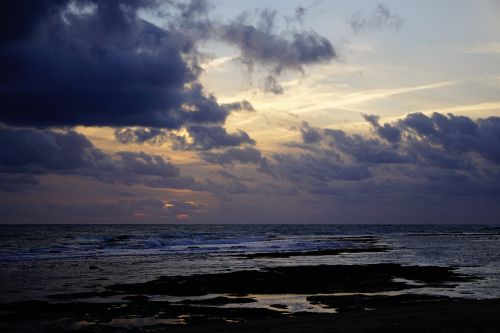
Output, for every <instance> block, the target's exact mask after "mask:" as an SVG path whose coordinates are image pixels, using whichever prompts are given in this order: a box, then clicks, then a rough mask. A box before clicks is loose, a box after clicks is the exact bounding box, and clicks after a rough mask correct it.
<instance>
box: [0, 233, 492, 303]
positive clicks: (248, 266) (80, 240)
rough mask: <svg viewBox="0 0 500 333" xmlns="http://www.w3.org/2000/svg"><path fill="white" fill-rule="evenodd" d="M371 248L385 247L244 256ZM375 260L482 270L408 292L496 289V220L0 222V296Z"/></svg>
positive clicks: (460, 293) (40, 295)
mask: <svg viewBox="0 0 500 333" xmlns="http://www.w3.org/2000/svg"><path fill="white" fill-rule="evenodd" d="M367 247H369V248H383V249H386V251H383V252H376V251H374V252H363V251H360V252H356V251H352V252H350V253H341V254H338V255H307V256H301V255H294V256H290V257H286V256H285V257H281V258H275V257H272V256H268V257H265V256H264V257H259V256H255V257H252V256H246V257H245V255H250V254H255V253H276V252H310V251H322V250H332V249H364V248H367ZM313 253H314V252H313ZM318 253H320V252H318ZM373 263H398V264H403V265H436V266H447V267H454V268H456V271H457V272H459V273H465V274H472V275H476V276H478V277H480V279H478V280H477V281H474V282H467V283H459V284H458V285H456V286H453V287H449V286H440V287H428V288H417V289H415V290H406V291H404V292H411V293H430V294H437V295H448V296H453V297H462V298H477V299H484V298H498V297H500V226H494V225H469V226H463V225H18V226H17V225H1V226H0V282H1V286H2V293H1V294H0V302H11V301H21V300H43V299H46V298H47V296H49V295H54V294H61V293H75V292H85V291H92V290H100V289H102V288H104V287H106V286H107V285H111V284H116V283H138V282H146V281H150V280H153V279H156V278H158V277H161V276H177V275H192V274H204V273H221V272H231V271H241V270H253V269H262V268H266V267H276V266H297V265H320V264H327V265H336V264H353V265H354V264H373ZM96 301H98V300H96Z"/></svg>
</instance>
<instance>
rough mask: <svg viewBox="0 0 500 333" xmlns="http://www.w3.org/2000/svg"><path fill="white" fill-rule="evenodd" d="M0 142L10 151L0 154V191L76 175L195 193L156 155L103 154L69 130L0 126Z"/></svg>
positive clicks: (191, 183)
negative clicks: (47, 178)
mask: <svg viewBox="0 0 500 333" xmlns="http://www.w3.org/2000/svg"><path fill="white" fill-rule="evenodd" d="M0 142H5V143H9V144H11V145H12V146H14V147H16V149H3V150H2V151H1V152H0V174H1V175H2V177H0V178H1V180H2V181H1V184H3V186H2V187H3V188H6V186H7V185H11V187H12V186H13V185H15V184H19V187H20V188H22V187H23V186H24V185H30V184H33V183H34V182H36V181H37V179H36V176H37V175H44V174H62V175H79V176H86V177H92V178H95V179H97V180H99V181H102V182H109V183H123V184H127V185H132V184H145V185H147V186H151V187H172V188H193V189H198V188H200V185H199V184H197V183H196V181H195V180H194V179H192V178H189V177H185V176H182V175H181V173H180V170H179V168H178V167H176V166H174V165H173V164H172V163H171V162H170V161H168V160H167V159H165V158H164V157H162V156H158V155H150V154H146V153H144V152H129V151H126V152H125V151H122V152H117V153H115V154H112V155H110V154H106V153H104V152H103V151H101V150H100V149H98V148H95V147H94V146H93V144H92V143H91V142H90V141H89V140H87V138H85V136H83V135H82V134H79V133H77V132H75V131H72V130H69V131H65V132H55V131H52V130H38V129H32V128H9V127H0Z"/></svg>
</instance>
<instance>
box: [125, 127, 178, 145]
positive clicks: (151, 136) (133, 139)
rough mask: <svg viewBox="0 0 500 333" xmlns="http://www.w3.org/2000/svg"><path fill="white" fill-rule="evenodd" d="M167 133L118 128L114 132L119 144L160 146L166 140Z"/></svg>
mask: <svg viewBox="0 0 500 333" xmlns="http://www.w3.org/2000/svg"><path fill="white" fill-rule="evenodd" d="M168 137H169V132H167V131H165V130H161V129H158V128H151V127H149V128H147V127H146V128H144V127H139V128H119V129H117V130H115V138H116V139H117V140H118V141H120V142H121V143H136V144H143V143H145V142H147V143H151V144H162V143H164V142H166V141H167V140H168Z"/></svg>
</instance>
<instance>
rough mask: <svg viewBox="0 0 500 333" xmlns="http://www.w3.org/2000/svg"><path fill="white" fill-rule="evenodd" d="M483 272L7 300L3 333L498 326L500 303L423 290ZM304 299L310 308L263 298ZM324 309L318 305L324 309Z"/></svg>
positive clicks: (335, 275)
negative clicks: (267, 301) (262, 298)
mask: <svg viewBox="0 0 500 333" xmlns="http://www.w3.org/2000/svg"><path fill="white" fill-rule="evenodd" d="M476 279H477V278H476V277H473V276H467V275H462V274H458V273H456V272H455V271H454V270H453V269H451V268H446V267H437V266H403V265H398V264H372V265H331V266H327V265H320V266H294V267H276V268H267V269H263V270H249V271H237V272H228V273H218V274H199V275H189V276H175V277H162V278H159V279H156V280H153V281H149V282H145V283H131V284H119V285H116V284H115V285H109V286H108V287H106V288H105V289H103V290H96V291H91V292H81V293H72V294H56V295H50V296H48V297H47V298H46V300H33V301H24V302H11V303H4V304H0V331H1V332H68V331H72V332H96V333H97V332H285V331H286V332H350V333H352V332H498V327H500V319H499V318H500V300H481V301H479V300H464V299H456V298H449V297H446V296H437V295H426V294H417V293H415V291H416V290H419V289H420V288H424V287H429V286H432V287H444V288H453V287H454V286H455V285H456V284H457V283H469V282H471V281H474V280H476ZM259 295H302V296H303V297H304V302H305V303H306V305H308V306H307V309H316V310H319V312H321V311H325V310H330V312H336V313H313V312H308V311H291V309H290V308H289V305H288V304H285V303H283V304H280V303H277V304H268V305H267V306H262V305H261V304H260V303H259V302H258V298H259ZM316 312H318V311H316Z"/></svg>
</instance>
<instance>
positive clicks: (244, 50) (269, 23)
mask: <svg viewBox="0 0 500 333" xmlns="http://www.w3.org/2000/svg"><path fill="white" fill-rule="evenodd" d="M300 13H301V14H300ZM300 13H299V14H300V15H301V16H302V15H303V14H304V11H301V12H300ZM276 16H277V12H276V11H274V10H269V9H263V10H260V11H259V12H258V14H257V20H256V21H255V22H252V20H251V19H250V15H248V14H242V15H240V17H239V18H237V19H236V20H234V21H233V22H231V23H229V24H224V25H222V26H220V27H219V31H220V38H221V39H222V40H224V41H225V42H227V43H229V44H231V45H234V46H235V47H237V48H238V49H239V50H240V57H239V59H240V61H241V62H242V63H243V64H244V65H246V66H247V69H248V71H250V72H251V71H253V68H254V66H255V65H260V66H263V67H264V68H266V69H267V71H268V75H267V77H266V79H265V81H264V89H265V90H266V91H269V92H272V93H276V94H279V93H282V92H283V88H282V87H281V86H280V85H279V83H278V81H277V77H278V76H279V75H280V74H281V73H282V72H283V71H284V70H292V71H300V72H302V71H303V66H305V65H308V64H314V63H321V62H328V61H330V60H332V59H335V58H336V53H335V49H334V47H333V46H332V44H331V43H330V41H329V40H328V39H326V38H325V37H323V36H320V35H319V34H317V33H315V32H313V31H305V30H297V29H296V30H295V31H293V32H292V31H290V32H286V31H285V32H278V31H277V28H276V26H277V25H276V22H275V21H276Z"/></svg>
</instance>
